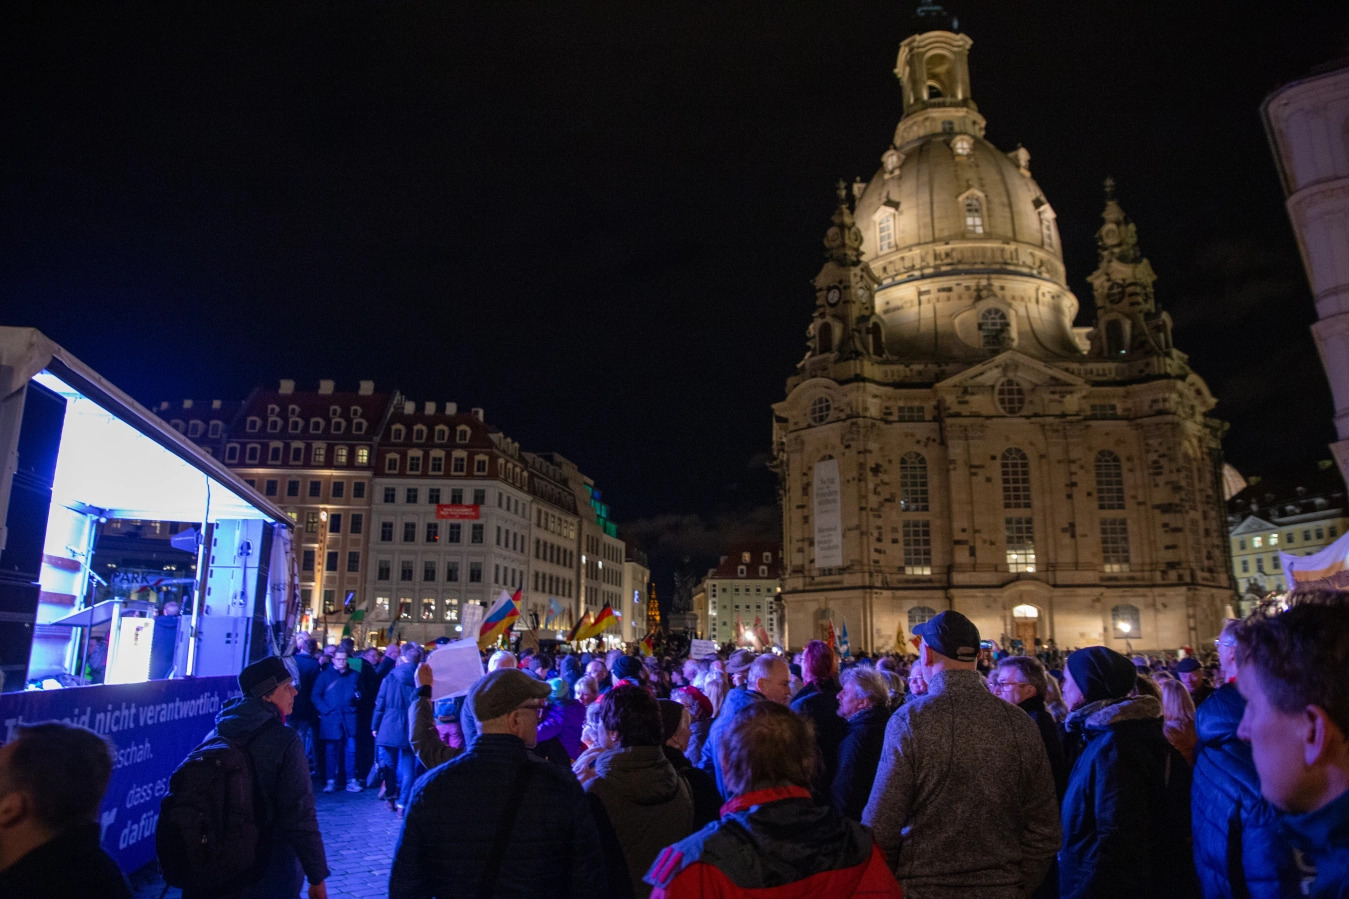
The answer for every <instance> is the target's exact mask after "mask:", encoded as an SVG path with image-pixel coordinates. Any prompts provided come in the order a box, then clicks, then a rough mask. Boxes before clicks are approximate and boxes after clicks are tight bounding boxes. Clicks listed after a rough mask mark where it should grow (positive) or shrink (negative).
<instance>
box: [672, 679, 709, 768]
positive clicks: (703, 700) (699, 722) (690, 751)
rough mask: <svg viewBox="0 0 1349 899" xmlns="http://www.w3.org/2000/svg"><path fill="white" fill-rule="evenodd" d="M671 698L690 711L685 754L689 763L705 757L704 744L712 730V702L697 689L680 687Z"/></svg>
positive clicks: (673, 692)
mask: <svg viewBox="0 0 1349 899" xmlns="http://www.w3.org/2000/svg"><path fill="white" fill-rule="evenodd" d="M670 698H671V699H672V700H674V701H675V702H678V703H680V704H681V705H683V706H684V707H685V708H686V709H688V711H689V739H688V746H687V747H686V748H685V750H684V754H685V755H687V756H688V759H689V762H691V763H692V762H695V761H696V760H699V759H701V758H702V757H703V743H705V742H706V741H707V733H708V731H709V730H711V728H712V701H711V700H710V699H708V698H707V696H706V694H704V693H703V691H702V690H699V689H698V688H697V687H694V686H688V687H679V688H678V689H676V690H673V691H671V693H670Z"/></svg>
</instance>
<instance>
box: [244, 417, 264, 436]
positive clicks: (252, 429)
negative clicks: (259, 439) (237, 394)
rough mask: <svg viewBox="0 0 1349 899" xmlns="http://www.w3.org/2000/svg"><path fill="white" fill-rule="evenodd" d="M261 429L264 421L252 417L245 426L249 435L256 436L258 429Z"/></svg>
mask: <svg viewBox="0 0 1349 899" xmlns="http://www.w3.org/2000/svg"><path fill="white" fill-rule="evenodd" d="M260 427H262V419H260V418H257V417H256V416H251V415H250V416H249V418H248V424H247V425H246V426H245V429H246V430H247V431H248V433H250V434H256V433H257V430H258V428H260Z"/></svg>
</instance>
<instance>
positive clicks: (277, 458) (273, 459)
mask: <svg viewBox="0 0 1349 899" xmlns="http://www.w3.org/2000/svg"><path fill="white" fill-rule="evenodd" d="M267 464H268V465H280V464H281V444H279V443H273V444H272V445H271V446H269V447H268V448H267Z"/></svg>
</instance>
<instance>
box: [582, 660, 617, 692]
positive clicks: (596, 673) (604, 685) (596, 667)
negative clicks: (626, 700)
mask: <svg viewBox="0 0 1349 899" xmlns="http://www.w3.org/2000/svg"><path fill="white" fill-rule="evenodd" d="M586 676H587V677H593V678H594V679H595V685H596V686H598V687H599V690H600V692H601V693H607V692H609V687H610V686H611V682H610V680H609V669H608V667H607V666H606V665H605V664H604V659H591V660H590V661H589V662H587V663H586Z"/></svg>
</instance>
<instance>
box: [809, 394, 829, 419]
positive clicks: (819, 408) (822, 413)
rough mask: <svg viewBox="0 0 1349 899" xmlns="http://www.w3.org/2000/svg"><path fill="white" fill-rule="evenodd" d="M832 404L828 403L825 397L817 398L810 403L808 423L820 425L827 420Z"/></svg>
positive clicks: (827, 398)
mask: <svg viewBox="0 0 1349 899" xmlns="http://www.w3.org/2000/svg"><path fill="white" fill-rule="evenodd" d="M833 408H834V405H833V403H831V402H829V397H827V396H817V397H815V399H813V400H811V401H810V422H811V424H817V425H821V424H824V423H825V422H826V421H828V420H829V413H830V412H831V411H832V410H833Z"/></svg>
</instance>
